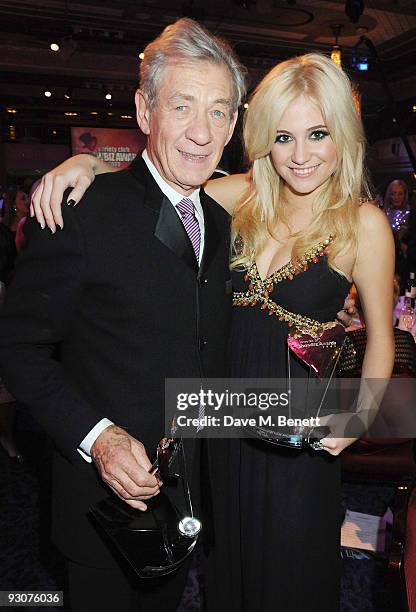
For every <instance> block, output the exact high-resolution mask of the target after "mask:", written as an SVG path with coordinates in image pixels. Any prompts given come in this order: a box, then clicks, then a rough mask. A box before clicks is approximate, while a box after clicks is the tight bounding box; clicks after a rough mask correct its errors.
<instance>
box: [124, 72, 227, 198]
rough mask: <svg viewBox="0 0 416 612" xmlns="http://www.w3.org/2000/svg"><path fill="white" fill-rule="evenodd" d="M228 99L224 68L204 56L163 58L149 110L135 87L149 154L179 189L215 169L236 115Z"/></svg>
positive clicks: (185, 189)
mask: <svg viewBox="0 0 416 612" xmlns="http://www.w3.org/2000/svg"><path fill="white" fill-rule="evenodd" d="M231 100H232V85H231V77H230V74H229V72H228V70H227V68H226V67H225V66H218V65H216V64H212V63H210V62H205V61H198V62H193V63H183V62H182V63H178V64H168V65H167V66H166V67H165V70H164V73H163V76H162V80H161V84H160V87H159V91H158V94H157V99H156V104H155V107H154V108H153V110H152V111H150V110H149V107H148V104H147V101H146V99H145V97H144V96H143V94H142V93H141V92H140V91H138V92H137V93H136V108H137V121H138V124H139V127H140V128H141V130H142V131H143V132H144V133H145V134H147V135H148V142H147V152H148V154H149V157H150V159H151V160H152V162H153V163H154V165H155V166H156V168H157V170H158V171H159V173H160V174H161V176H162V177H163V178H164V179H165V181H166V182H167V183H168V184H169V185H171V187H173V188H174V189H175V190H176V191H178V192H179V193H182V194H184V195H188V194H190V193H192V191H194V190H195V189H196V188H197V187H199V186H200V185H202V184H203V183H205V181H206V180H207V179H208V178H209V177H210V176H211V174H212V173H213V171H214V170H215V168H216V166H217V164H218V162H219V160H220V158H221V155H222V152H223V149H224V147H225V145H226V144H227V142H228V141H229V140H230V138H231V135H232V133H233V129H234V125H235V122H236V119H237V113H232V111H231Z"/></svg>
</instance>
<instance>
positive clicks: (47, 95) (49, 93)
mask: <svg viewBox="0 0 416 612" xmlns="http://www.w3.org/2000/svg"><path fill="white" fill-rule="evenodd" d="M43 93H44V95H45V96H46V97H47V98H50V97H51V95H52V92H51V91H49V90H48V89H47V90H46V91H44V92H43Z"/></svg>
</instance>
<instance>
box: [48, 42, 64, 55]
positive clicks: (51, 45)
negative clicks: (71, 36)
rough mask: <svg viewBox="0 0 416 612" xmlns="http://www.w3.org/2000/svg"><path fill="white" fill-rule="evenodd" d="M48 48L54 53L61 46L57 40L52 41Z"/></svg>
mask: <svg viewBox="0 0 416 612" xmlns="http://www.w3.org/2000/svg"><path fill="white" fill-rule="evenodd" d="M49 48H50V50H51V51H53V52H54V53H56V52H57V51H59V49H60V48H61V47H60V46H59V45H58V43H57V42H53V43H51V44H50V45H49Z"/></svg>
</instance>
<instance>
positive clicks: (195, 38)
mask: <svg viewBox="0 0 416 612" xmlns="http://www.w3.org/2000/svg"><path fill="white" fill-rule="evenodd" d="M178 60H179V61H180V60H182V61H187V62H198V61H201V60H204V61H207V62H211V63H214V64H218V65H223V66H226V67H227V68H228V71H229V73H230V77H231V83H232V90H233V98H232V101H231V103H232V112H233V113H234V112H235V111H236V110H237V109H238V107H239V106H240V104H241V101H242V99H243V97H244V95H245V91H246V86H245V74H246V69H245V68H244V66H243V65H242V64H241V63H240V62H239V60H238V59H237V57H236V55H235V54H234V51H233V50H232V49H231V47H230V45H229V44H228V43H227V42H225V41H224V40H222V39H221V38H218V37H217V36H213V35H212V34H210V32H208V30H206V29H205V28H204V27H202V26H201V25H200V24H199V23H197V22H196V21H193V20H192V19H187V18H185V17H184V18H183V19H179V20H178V21H175V23H173V24H172V25H169V26H167V27H166V28H165V29H164V30H163V32H162V33H161V34H160V35H159V36H158V37H157V38H155V40H153V41H152V42H151V43H149V44H148V45H147V47H146V48H145V50H144V59H143V61H142V63H141V65H140V89H141V90H142V92H143V93H144V95H145V96H146V98H147V102H148V104H149V107H150V109H153V108H154V106H155V103H156V97H157V93H158V90H159V87H160V85H161V80H162V78H163V71H164V68H165V66H166V65H167V64H168V63H169V62H170V61H172V62H173V61H175V62H177V61H178Z"/></svg>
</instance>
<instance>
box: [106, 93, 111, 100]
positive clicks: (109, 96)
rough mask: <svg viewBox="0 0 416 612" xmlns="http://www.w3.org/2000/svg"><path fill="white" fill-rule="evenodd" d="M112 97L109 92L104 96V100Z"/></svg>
mask: <svg viewBox="0 0 416 612" xmlns="http://www.w3.org/2000/svg"><path fill="white" fill-rule="evenodd" d="M112 97H113V96H112V95H111V93H110V92H108V93H106V94H105V99H106V100H111V98H112Z"/></svg>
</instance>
